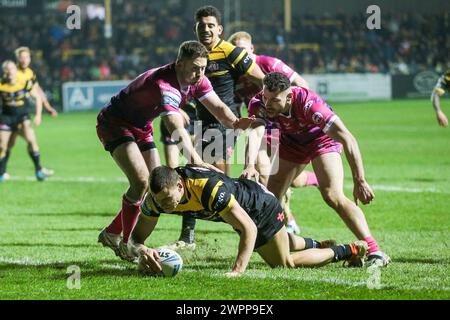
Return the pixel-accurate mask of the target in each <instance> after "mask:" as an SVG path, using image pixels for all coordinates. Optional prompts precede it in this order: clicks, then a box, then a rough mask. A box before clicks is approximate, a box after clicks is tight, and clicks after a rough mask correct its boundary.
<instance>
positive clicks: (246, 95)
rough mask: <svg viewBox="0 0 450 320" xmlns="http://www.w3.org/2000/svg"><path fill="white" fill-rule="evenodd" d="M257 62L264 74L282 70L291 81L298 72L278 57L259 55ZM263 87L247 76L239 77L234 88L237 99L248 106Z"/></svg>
mask: <svg viewBox="0 0 450 320" xmlns="http://www.w3.org/2000/svg"><path fill="white" fill-rule="evenodd" d="M255 62H256V64H257V65H258V66H259V67H260V68H261V70H262V72H263V73H264V74H268V73H271V72H280V73H282V74H284V75H285V76H287V77H288V78H289V80H291V82H292V81H293V80H294V78H295V76H296V75H297V73H296V72H295V71H294V70H292V69H291V67H289V66H288V65H287V64H285V63H284V62H283V61H281V60H280V59H278V58H275V57H270V56H258V55H256V59H255ZM259 91H261V88H259V87H258V86H257V85H256V84H254V83H253V82H251V81H250V80H249V79H248V78H246V77H245V76H242V77H241V78H239V81H238V83H237V85H236V88H235V90H234V94H235V100H236V101H237V102H244V103H245V105H247V106H248V103H249V102H250V99H251V98H252V97H254V96H255V95H256V94H257V93H258V92H259Z"/></svg>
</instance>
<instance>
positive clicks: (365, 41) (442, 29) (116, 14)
mask: <svg viewBox="0 0 450 320" xmlns="http://www.w3.org/2000/svg"><path fill="white" fill-rule="evenodd" d="M294 1H295V0H294ZM44 2H45V1H44ZM75 2H76V1H50V0H49V1H47V2H46V3H45V6H46V7H45V10H42V11H38V12H24V13H23V14H11V11H9V10H1V11H0V61H3V60H5V59H10V58H14V57H13V51H14V50H15V49H16V48H17V47H19V46H28V47H30V48H31V49H32V51H33V65H32V67H33V69H35V71H36V72H37V74H38V80H39V81H40V83H41V85H42V87H43V88H45V90H46V91H47V93H48V94H49V95H50V97H51V98H52V100H53V101H54V102H56V103H58V102H59V100H60V89H61V83H63V82H66V81H89V80H118V79H120V80H125V79H132V78H134V77H135V76H136V75H138V74H140V73H142V72H143V71H145V70H146V69H148V68H150V67H154V66H158V65H161V64H166V63H169V62H171V61H172V60H173V59H174V58H175V55H176V49H177V47H178V46H179V44H180V43H181V42H182V41H185V40H190V39H194V38H195V34H194V32H193V26H194V20H193V14H194V11H195V10H190V9H187V8H186V5H185V3H186V2H185V1H181V0H170V1H159V0H156V1H141V0H127V1H122V0H116V1H115V0H112V25H113V34H112V37H111V38H110V39H107V38H105V37H104V23H105V22H104V7H102V2H103V1H87V2H86V1H84V2H82V4H83V7H82V8H83V19H82V27H81V29H80V30H69V29H68V28H67V27H66V20H67V17H68V14H67V13H66V8H67V6H69V5H71V4H73V3H75ZM78 2H80V1H78ZM280 3H281V5H280V6H278V7H276V10H274V11H273V12H272V14H270V15H264V16H263V17H262V16H261V13H260V12H258V10H248V11H245V12H241V13H240V20H239V21H232V19H231V20H230V21H228V25H224V27H225V38H226V37H227V36H229V35H230V34H231V33H232V32H235V31H238V30H245V31H248V32H249V33H251V34H252V36H253V41H254V44H255V47H256V51H257V52H259V53H261V54H268V55H273V56H277V57H280V58H281V59H283V60H284V61H285V62H286V63H288V64H289V65H291V66H292V67H293V68H294V69H295V70H297V71H298V72H299V73H304V74H317V73H342V72H356V73H391V74H414V73H417V72H419V71H424V70H433V71H435V72H437V73H441V72H443V70H445V68H446V67H447V65H446V64H447V63H448V62H449V61H450V59H449V52H450V32H449V30H450V12H449V11H447V10H442V11H439V10H437V11H438V12H432V13H430V12H426V13H419V12H406V11H405V12H402V11H395V12H394V11H390V12H382V15H381V18H382V28H381V29H380V30H369V29H368V28H366V20H367V17H368V15H367V14H366V12H359V13H355V12H347V13H346V12H344V11H335V10H330V12H322V13H321V14H317V13H315V14H309V13H307V12H302V11H300V12H296V11H295V12H293V15H292V31H291V32H286V31H284V13H283V6H282V1H280ZM88 4H89V7H88V6H87V5H88ZM202 4H204V3H202ZM102 8H103V9H102ZM219 9H222V8H219Z"/></svg>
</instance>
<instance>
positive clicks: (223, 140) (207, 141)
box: [195, 123, 237, 163]
mask: <svg viewBox="0 0 450 320" xmlns="http://www.w3.org/2000/svg"><path fill="white" fill-rule="evenodd" d="M236 141H237V135H236V131H235V130H233V129H227V128H226V127H225V126H223V125H222V124H220V123H210V124H204V123H203V125H202V136H201V137H197V136H196V137H195V143H196V145H198V144H201V149H202V159H203V161H205V162H206V163H215V162H217V161H218V160H227V159H228V158H230V156H231V155H232V154H233V151H234V146H235V145H236Z"/></svg>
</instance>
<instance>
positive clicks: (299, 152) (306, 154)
mask: <svg viewBox="0 0 450 320" xmlns="http://www.w3.org/2000/svg"><path fill="white" fill-rule="evenodd" d="M332 152H337V153H339V154H340V153H341V152H342V145H341V144H340V143H339V142H336V141H334V140H333V139H331V138H330V137H328V136H322V137H320V138H317V139H314V140H312V141H311V142H309V143H307V144H296V145H292V144H286V143H284V144H283V139H281V142H280V158H281V159H283V160H287V161H290V162H294V163H298V164H308V163H310V162H311V161H312V160H313V159H315V158H317V157H318V156H320V155H322V154H326V153H332Z"/></svg>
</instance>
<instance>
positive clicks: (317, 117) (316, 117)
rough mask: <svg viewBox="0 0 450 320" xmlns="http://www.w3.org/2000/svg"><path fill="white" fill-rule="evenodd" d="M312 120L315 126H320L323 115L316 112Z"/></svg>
mask: <svg viewBox="0 0 450 320" xmlns="http://www.w3.org/2000/svg"><path fill="white" fill-rule="evenodd" d="M312 120H313V122H314V123H315V124H320V123H321V122H322V120H323V115H322V114H321V113H320V112H315V113H314V114H313V116H312Z"/></svg>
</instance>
